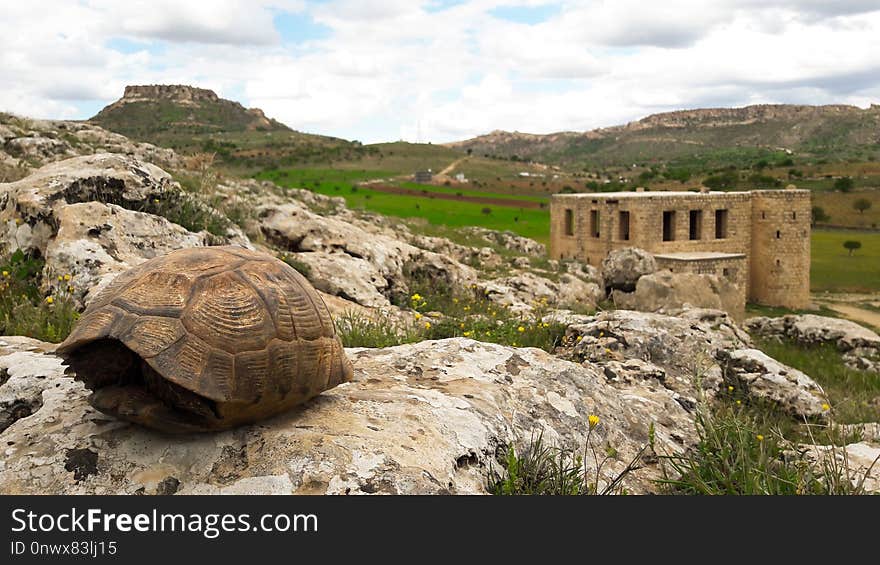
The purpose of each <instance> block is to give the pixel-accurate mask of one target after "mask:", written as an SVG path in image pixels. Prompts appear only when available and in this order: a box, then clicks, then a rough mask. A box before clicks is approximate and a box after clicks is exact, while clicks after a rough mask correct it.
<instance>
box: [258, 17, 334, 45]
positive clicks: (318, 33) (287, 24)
mask: <svg viewBox="0 0 880 565" xmlns="http://www.w3.org/2000/svg"><path fill="white" fill-rule="evenodd" d="M272 21H273V23H274V25H275V29H276V30H278V34H279V35H280V36H281V41H282V42H283V43H302V42H303V41H315V40H319V39H327V38H328V37H330V34H331V33H332V30H331V29H330V28H329V27H327V26H325V25H322V24H319V23H317V22H316V21H315V20H313V19H312V17H311V16H310V15H308V14H306V13H298V14H291V13H289V12H281V13H278V14H275V17H274V18H272Z"/></svg>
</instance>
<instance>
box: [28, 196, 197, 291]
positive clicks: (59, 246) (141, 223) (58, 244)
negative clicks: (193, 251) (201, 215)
mask: <svg viewBox="0 0 880 565" xmlns="http://www.w3.org/2000/svg"><path fill="white" fill-rule="evenodd" d="M57 219H58V232H57V234H56V235H55V237H54V238H52V239H51V240H50V241H49V243H48V244H47V245H46V249H45V258H46V265H47V269H46V272H45V276H44V280H45V284H46V285H47V287H53V286H55V285H56V284H58V283H56V281H57V277H58V276H62V277H63V276H64V275H70V276H71V278H72V280H71V281H70V282H69V283H68V282H62V283H61V284H62V285H63V286H71V287H72V288H73V291H72V294H73V296H74V298H75V299H76V300H77V302H78V303H81V304H87V303H88V302H89V301H90V300H91V299H92V298H94V297H95V296H96V295H97V294H98V293H99V292H100V291H101V290H102V289H103V288H104V287H105V286H107V285H108V284H109V283H110V281H112V280H113V278H115V277H116V275H118V274H119V273H121V272H122V271H125V270H128V269H130V268H131V267H134V266H136V265H139V264H140V263H143V262H144V261H146V260H148V259H152V258H153V257H158V256H160V255H164V254H166V253H168V252H170V251H174V250H175V249H182V248H186V247H199V246H204V245H209V243H210V239H209V237H208V235H209V234H206V233H205V232H202V233H201V234H198V233H192V232H189V231H187V230H186V229H184V228H182V227H180V226H178V225H177V224H173V223H171V222H169V221H168V220H166V219H165V218H163V217H161V216H154V215H152V214H145V213H143V212H132V211H131V210H126V209H125V208H122V207H120V206H116V205H114V204H102V203H100V202H82V203H80V204H71V205H69V206H64V207H63V208H61V209H60V211H59V212H58V215H57ZM44 290H46V291H50V290H51V289H50V288H46V289H44Z"/></svg>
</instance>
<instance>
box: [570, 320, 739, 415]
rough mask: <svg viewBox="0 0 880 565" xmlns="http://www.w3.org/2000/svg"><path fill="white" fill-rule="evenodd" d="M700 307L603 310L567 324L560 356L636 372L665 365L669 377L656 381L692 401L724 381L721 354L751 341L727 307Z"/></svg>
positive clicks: (713, 391) (716, 389)
mask: <svg viewBox="0 0 880 565" xmlns="http://www.w3.org/2000/svg"><path fill="white" fill-rule="evenodd" d="M698 312H699V315H692V316H688V317H672V316H665V315H661V314H653V313H645V312H632V311H628V310H611V311H606V312H600V313H599V314H597V315H596V316H593V317H591V318H589V319H588V320H587V321H586V323H582V324H573V325H570V326H569V327H568V329H567V330H566V335H565V339H564V344H565V345H566V347H563V348H562V349H561V350H560V351H559V355H561V356H562V357H564V358H567V359H571V360H574V361H579V362H583V363H585V364H589V365H597V366H601V367H603V368H604V367H607V366H609V364H610V366H611V369H612V371H614V370H620V369H626V371H625V372H626V373H634V374H635V375H646V374H655V373H657V372H658V371H659V370H662V371H663V372H665V375H666V376H665V377H664V378H663V379H656V380H655V384H657V385H658V386H660V385H662V387H664V388H666V389H669V390H670V391H672V392H673V393H675V394H676V395H677V397H679V398H689V399H691V400H689V401H688V402H692V401H693V400H694V399H697V398H700V397H702V396H705V395H709V396H710V397H712V396H714V395H715V394H716V393H717V392H719V391H720V390H721V385H722V382H723V379H722V371H721V366H720V364H719V362H718V360H717V359H716V355H717V353H718V352H719V351H722V350H731V349H741V348H745V347H750V346H751V344H750V342H749V337H748V335H746V334H745V333H743V332H742V331H741V330H739V328H737V327H736V325H735V324H734V323H733V322H732V321H731V320H730V318H729V317H728V316H727V315H726V314H725V313H724V312H721V311H706V310H704V311H698ZM633 360H637V361H638V362H645V363H648V364H649V365H647V366H643V365H641V364H640V363H637V364H638V365H639V366H638V367H635V366H634V365H633V364H632V363H631V362H632V361H633ZM615 363H618V364H615ZM621 364H622V365H621ZM631 378H635V376H632V377H631ZM639 378H641V377H639ZM612 380H614V379H612ZM626 381H627V379H623V380H622V381H621V380H618V382H626Z"/></svg>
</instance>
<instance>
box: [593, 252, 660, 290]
mask: <svg viewBox="0 0 880 565" xmlns="http://www.w3.org/2000/svg"><path fill="white" fill-rule="evenodd" d="M656 270H657V262H656V261H655V260H654V256H653V255H651V254H650V253H648V252H647V251H645V250H644V249H639V248H637V247H625V248H623V249H615V250H614V251H612V252H610V253H609V254H608V255H606V256H605V259H603V260H602V269H601V272H602V281H603V282H604V284H605V292H606V293H610V292H611V291H612V290H622V291H623V292H632V291H633V290H635V288H636V282H638V280H639V278H640V277H643V276H644V275H650V274H651V273H653V272H655V271H656Z"/></svg>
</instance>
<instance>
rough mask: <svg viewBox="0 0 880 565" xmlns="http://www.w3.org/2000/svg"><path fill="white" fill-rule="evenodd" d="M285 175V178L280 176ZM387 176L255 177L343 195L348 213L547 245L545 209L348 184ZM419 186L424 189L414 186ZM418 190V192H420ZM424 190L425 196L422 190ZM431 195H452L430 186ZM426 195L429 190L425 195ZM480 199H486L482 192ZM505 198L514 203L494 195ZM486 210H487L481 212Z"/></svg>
mask: <svg viewBox="0 0 880 565" xmlns="http://www.w3.org/2000/svg"><path fill="white" fill-rule="evenodd" d="M285 172H286V173H287V176H284V175H283V173H285ZM386 173H387V171H384V172H383V171H363V170H357V171H341V170H332V169H308V170H300V171H266V172H263V173H260V174H259V175H257V178H260V179H266V180H271V181H273V182H275V183H277V184H279V185H280V186H285V187H297V188H306V189H309V190H313V191H314V192H318V193H320V194H326V195H329V196H342V197H344V198H345V201H346V204H347V205H348V207H349V208H351V209H353V210H367V211H371V212H377V213H379V214H384V215H386V216H395V217H399V218H423V219H425V220H427V221H428V222H429V223H431V224H433V225H443V226H450V227H463V226H481V227H485V228H489V229H493V230H501V231H503V230H510V231H513V232H515V233H517V234H519V235H522V236H525V237H529V238H532V239H535V240H537V241H541V242H544V243H546V242H547V241H548V240H549V237H550V212H549V210H547V209H533V208H518V207H510V206H492V205H486V204H480V203H473V202H458V201H454V200H441V199H432V198H430V196H429V195H423V194H422V195H413V196H408V195H397V194H388V193H385V192H380V191H378V190H372V189H370V188H369V187H368V186H354V185H353V184H352V183H354V182H359V181H361V180H365V179H369V178H376V176H375V175H379V174H386ZM416 186H419V187H422V186H423V185H416ZM421 189H422V188H420V190H421ZM424 190H426V191H428V189H427V188H425V189H424ZM431 190H433V191H440V190H444V191H445V190H451V191H452V192H453V193H454V192H456V190H452V189H446V188H445V187H432V188H431ZM428 192H430V191H428ZM482 195H484V196H485V195H486V194H485V193H483V194H482ZM496 196H498V197H503V198H505V199H512V200H513V201H514V202H515V201H516V199H517V198H520V199H521V198H523V197H511V196H507V195H496ZM486 209H488V210H489V212H488V213H486Z"/></svg>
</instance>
